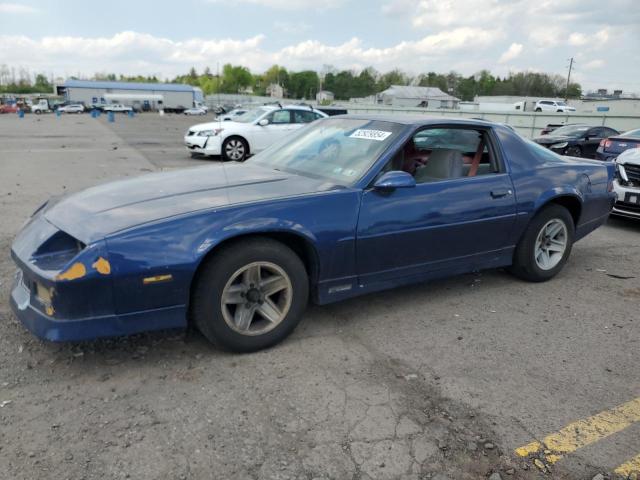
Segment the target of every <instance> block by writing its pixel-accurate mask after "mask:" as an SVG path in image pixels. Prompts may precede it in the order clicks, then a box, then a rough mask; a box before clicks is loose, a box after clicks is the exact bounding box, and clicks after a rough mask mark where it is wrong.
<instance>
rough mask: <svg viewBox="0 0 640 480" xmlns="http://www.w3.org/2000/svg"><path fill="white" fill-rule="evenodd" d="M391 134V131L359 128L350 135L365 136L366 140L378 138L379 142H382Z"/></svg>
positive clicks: (351, 136)
mask: <svg viewBox="0 0 640 480" xmlns="http://www.w3.org/2000/svg"><path fill="white" fill-rule="evenodd" d="M389 135H391V132H385V131H384V130H367V129H363V128H359V129H358V130H356V131H355V132H353V133H352V134H351V135H349V138H364V139H365V140H376V141H378V142H382V141H383V140H385V139H386V138H387V137H388V136H389Z"/></svg>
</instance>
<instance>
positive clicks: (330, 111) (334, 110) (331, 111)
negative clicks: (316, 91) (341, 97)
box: [317, 106, 349, 117]
mask: <svg viewBox="0 0 640 480" xmlns="http://www.w3.org/2000/svg"><path fill="white" fill-rule="evenodd" d="M317 109H318V110H320V111H321V112H322V113H326V114H327V115H329V116H330V117H334V116H336V115H346V114H348V113H349V112H348V111H347V109H346V108H342V107H333V106H328V107H323V106H319V107H317Z"/></svg>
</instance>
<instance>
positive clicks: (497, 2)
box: [382, 0, 525, 28]
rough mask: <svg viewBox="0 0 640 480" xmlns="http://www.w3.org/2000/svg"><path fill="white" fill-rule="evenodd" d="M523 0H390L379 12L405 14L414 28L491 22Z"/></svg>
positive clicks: (514, 8) (508, 12)
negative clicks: (506, 0) (507, 0)
mask: <svg viewBox="0 0 640 480" xmlns="http://www.w3.org/2000/svg"><path fill="white" fill-rule="evenodd" d="M524 1H525V0H512V1H509V2H505V1H503V0H465V1H459V0H458V1H456V0H419V1H417V2H416V1H415V0H413V1H411V0H391V1H390V2H389V3H387V4H385V5H384V6H383V7H382V12H383V13H384V14H386V15H391V16H403V15H404V16H406V17H407V18H409V19H410V20H411V23H412V24H413V26H414V27H418V28H421V27H427V28H428V27H434V26H440V27H451V26H478V25H491V26H494V25H492V23H494V24H495V22H498V21H500V20H501V19H504V18H506V17H508V16H510V15H511V14H512V13H513V12H515V11H516V10H517V9H518V4H521V3H523V2H524Z"/></svg>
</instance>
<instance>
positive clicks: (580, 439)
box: [516, 398, 640, 465]
mask: <svg viewBox="0 0 640 480" xmlns="http://www.w3.org/2000/svg"><path fill="white" fill-rule="evenodd" d="M638 421H640V398H636V399H634V400H631V401H630V402H627V403H624V404H622V405H619V406H617V407H615V408H612V409H611V410H605V411H604V412H600V413H598V414H596V415H593V416H592V417H589V418H586V419H584V420H578V421H575V422H572V423H570V424H569V425H567V426H566V427H564V428H562V429H561V430H559V431H557V432H556V433H552V434H551V435H547V436H546V437H544V438H543V439H542V441H540V442H539V441H534V442H531V443H528V444H527V445H524V446H522V447H520V448H517V449H516V454H517V455H519V456H521V457H528V456H530V455H533V454H536V453H538V452H540V451H542V452H544V455H545V459H546V460H547V463H551V464H552V463H555V462H557V461H558V460H560V459H561V458H562V456H563V455H566V454H568V453H572V452H575V451H576V450H578V449H579V448H582V447H586V446H587V445H591V444H592V443H595V442H597V441H598V440H601V439H603V438H605V437H608V436H609V435H613V434H614V433H616V432H619V431H620V430H624V429H625V428H627V427H628V426H629V425H631V424H632V423H634V422H638ZM625 465H626V464H625Z"/></svg>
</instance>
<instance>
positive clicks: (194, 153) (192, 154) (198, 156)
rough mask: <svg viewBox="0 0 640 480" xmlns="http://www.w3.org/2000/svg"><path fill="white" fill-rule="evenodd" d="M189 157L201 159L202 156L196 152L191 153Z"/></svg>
mask: <svg viewBox="0 0 640 480" xmlns="http://www.w3.org/2000/svg"><path fill="white" fill-rule="evenodd" d="M189 155H191V158H200V154H199V153H196V152H189Z"/></svg>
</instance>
